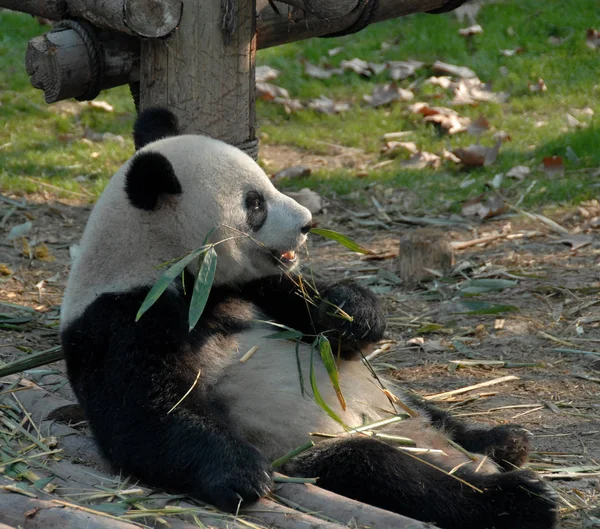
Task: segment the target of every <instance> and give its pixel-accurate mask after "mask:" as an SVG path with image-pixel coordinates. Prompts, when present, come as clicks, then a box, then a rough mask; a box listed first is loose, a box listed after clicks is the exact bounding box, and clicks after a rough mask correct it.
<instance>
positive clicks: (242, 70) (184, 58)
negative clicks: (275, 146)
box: [140, 0, 256, 150]
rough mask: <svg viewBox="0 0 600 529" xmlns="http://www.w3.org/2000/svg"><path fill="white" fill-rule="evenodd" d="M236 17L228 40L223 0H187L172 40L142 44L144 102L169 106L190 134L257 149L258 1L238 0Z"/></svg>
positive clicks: (148, 104) (142, 104) (142, 93)
mask: <svg viewBox="0 0 600 529" xmlns="http://www.w3.org/2000/svg"><path fill="white" fill-rule="evenodd" d="M230 1H232V0H230ZM234 4H235V3H234ZM235 15H236V20H235V23H234V25H233V28H232V32H231V35H228V37H229V38H224V34H223V32H222V29H221V26H222V11H221V0H203V1H202V2H198V1H195V0H184V6H183V16H182V19H181V25H180V26H179V27H178V29H177V31H175V32H174V34H173V35H172V36H171V37H170V38H169V39H167V40H156V39H155V40H146V41H143V42H142V53H141V62H140V64H141V71H140V105H141V108H142V109H144V108H148V107H153V106H165V107H168V108H169V109H170V110H171V111H173V112H174V113H175V115H176V116H177V117H178V118H179V122H180V124H181V125H182V129H183V130H182V132H184V133H201V134H206V135H208V136H212V137H213V138H218V139H221V140H223V141H226V142H227V143H231V144H233V145H237V146H239V147H247V148H248V150H252V149H253V148H255V147H256V141H255V113H254V56H255V52H256V40H255V26H254V23H255V16H254V0H237V12H236V13H235ZM226 40H228V42H226Z"/></svg>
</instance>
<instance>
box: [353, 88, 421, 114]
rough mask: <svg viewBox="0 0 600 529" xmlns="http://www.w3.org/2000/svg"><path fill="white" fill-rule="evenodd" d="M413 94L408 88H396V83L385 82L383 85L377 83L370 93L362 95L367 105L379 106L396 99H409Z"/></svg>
mask: <svg viewBox="0 0 600 529" xmlns="http://www.w3.org/2000/svg"><path fill="white" fill-rule="evenodd" d="M414 97H415V95H414V94H413V93H412V92H411V91H410V90H405V89H404V88H398V86H397V85H396V83H387V84H383V85H377V86H376V87H375V88H373V93H372V94H371V95H366V94H365V95H364V96H363V100H364V101H366V102H367V103H368V104H369V106H372V107H374V108H375V107H380V106H383V105H389V104H390V103H393V102H394V101H397V100H402V101H410V100H411V99H413V98H414Z"/></svg>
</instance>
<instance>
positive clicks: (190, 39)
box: [0, 0, 445, 143]
mask: <svg viewBox="0 0 600 529" xmlns="http://www.w3.org/2000/svg"><path fill="white" fill-rule="evenodd" d="M58 1H59V0H51V1H50V2H46V4H45V5H51V4H52V2H58ZM78 1H80V2H82V1H83V0H78ZM123 1H124V0H123ZM140 1H141V0H140ZM211 1H212V2H213V4H214V3H218V2H215V0H211ZM292 1H294V2H296V1H298V2H300V3H302V0H290V2H292ZM251 2H252V0H244V2H243V5H241V6H240V12H239V13H240V14H241V17H239V18H238V29H236V34H237V35H238V37H236V38H237V41H235V42H233V41H232V42H230V44H228V45H225V44H224V43H222V36H221V34H220V29H219V28H220V13H219V12H216V9H215V8H213V9H215V11H214V12H212V14H211V15H210V16H211V19H210V20H211V24H208V19H205V20H202V17H203V16H204V15H205V12H206V14H207V15H206V16H208V13H209V7H210V2H206V3H197V4H198V5H195V4H193V3H192V4H191V5H189V6H188V7H187V8H186V20H185V21H184V23H182V25H181V27H180V28H179V29H178V30H177V31H175V33H174V34H173V36H172V37H171V38H169V39H166V40H161V41H145V42H144V44H143V47H144V52H143V56H144V72H143V77H144V79H145V81H144V83H142V87H141V92H142V105H141V106H142V108H144V107H147V106H150V105H166V106H168V107H169V108H171V109H172V110H173V111H174V112H175V113H176V114H177V115H178V116H179V117H180V123H181V124H182V125H183V127H184V129H186V130H187V131H188V132H203V133H205V134H209V135H214V137H217V138H220V139H224V140H225V141H229V142H230V143H240V142H244V141H246V140H249V141H252V139H253V138H254V134H255V132H254V104H253V101H254V78H253V76H252V75H250V70H253V65H254V63H253V54H254V47H255V46H256V47H257V48H258V49H261V48H268V47H271V46H277V45H279V44H284V43H286V42H292V41H295V40H301V39H305V38H309V37H314V36H321V35H325V34H329V33H332V32H336V31H342V30H345V29H346V28H348V27H349V26H351V25H353V24H354V23H355V22H356V21H357V19H358V14H357V13H354V12H351V13H349V14H347V15H345V16H342V17H337V18H331V19H323V18H318V17H316V16H315V15H313V14H309V15H308V16H306V15H305V13H304V11H302V10H299V9H296V8H294V9H292V11H291V12H290V17H291V18H289V19H288V8H289V5H287V4H282V3H276V4H277V5H278V9H279V13H277V12H275V11H274V10H273V9H272V7H271V6H270V4H269V2H268V1H267V0H258V2H257V3H258V7H257V12H258V17H257V19H256V24H257V29H256V36H257V40H256V42H255V41H253V40H252V37H251V34H250V33H249V32H248V31H249V29H248V28H249V26H250V24H249V22H250V21H249V20H248V18H249V14H248V13H249V9H248V7H247V6H248V5H249V4H250V3H251ZM349 2H350V3H352V2H354V0H349ZM6 3H10V4H15V6H16V4H17V3H18V0H0V6H1V5H4V4H6ZM350 3H347V4H345V5H346V6H349V5H350ZM37 4H38V2H36V1H35V0H25V2H24V6H25V8H27V9H21V10H23V11H26V12H30V11H33V7H32V6H34V5H37ZM19 5H20V4H19ZM321 5H324V4H321ZM336 5H337V4H336ZM444 5H445V0H423V1H422V2H421V1H419V0H379V3H378V7H377V9H376V11H375V12H374V14H373V19H372V21H373V22H377V21H381V20H386V19H389V18H394V17H397V16H403V15H407V14H411V13H414V12H416V11H423V10H429V9H431V8H439V7H441V6H444ZM16 8H17V7H15V9H16ZM19 9H20V8H19ZM323 9H325V8H323ZM188 11H189V12H190V16H187V12H188ZM39 12H40V13H42V11H39ZM44 12H45V14H46V15H48V12H47V10H46V11H44ZM53 12H54V11H53ZM197 12H199V13H200V15H199V17H200V29H199V30H196V28H195V25H194V23H193V22H192V21H191V19H193V18H194V19H197V18H195V17H197V16H198V15H196V14H195V13H197ZM244 16H245V18H244ZM242 20H244V21H245V22H242ZM240 24H242V25H243V27H244V28H245V29H244V31H241V32H240ZM210 25H212V27H207V26H210ZM63 33H65V34H64V35H61V36H56V35H54V36H49V35H48V34H47V35H43V36H40V37H35V38H34V39H32V40H31V41H30V44H29V47H28V50H27V57H26V65H27V71H28V72H29V74H30V76H31V83H32V84H33V86H34V87H36V88H40V89H41V90H43V91H44V96H45V98H46V101H47V102H48V103H51V102H56V101H60V100H61V99H67V98H69V97H82V96H83V95H84V94H86V92H87V90H88V88H89V84H90V80H91V75H92V67H91V66H90V64H91V62H92V61H91V59H90V56H89V51H88V53H84V51H85V50H83V49H82V46H83V42H82V40H81V38H79V36H78V35H77V34H73V33H69V30H64V31H63ZM97 38H98V39H99V41H100V42H101V44H102V47H103V48H104V52H103V56H104V61H105V69H104V73H103V76H102V81H101V87H100V88H101V89H106V88H112V87H115V86H119V85H122V84H127V83H132V82H136V81H137V80H138V79H140V69H139V49H140V43H139V41H138V40H137V39H136V38H135V37H132V36H128V35H125V34H119V33H114V32H109V31H100V32H99V33H98V37H97ZM221 48H222V49H221ZM197 50H203V52H202V53H198V52H197ZM221 52H222V53H223V54H224V55H223V56H224V57H225V58H224V59H223V58H220V57H221V55H220V53H221ZM180 54H181V55H183V57H180V56H179V55H180ZM194 56H195V57H194ZM169 57H170V60H169ZM209 59H210V60H209ZM221 61H222V62H223V67H221ZM169 72H170V73H169ZM230 75H232V76H230ZM246 75H247V76H248V77H246ZM231 82H232V83H233V84H232V85H231V86H230V83H231ZM183 101H185V103H184V102H183ZM200 105H202V106H200ZM246 106H247V107H248V108H245V107H246ZM192 107H194V109H193V111H190V109H191V108H192ZM220 112H222V114H220ZM182 117H184V119H182ZM236 124H239V125H236ZM235 129H239V131H240V133H239V134H237V133H235V132H234V131H235ZM213 131H215V133H214V134H213Z"/></svg>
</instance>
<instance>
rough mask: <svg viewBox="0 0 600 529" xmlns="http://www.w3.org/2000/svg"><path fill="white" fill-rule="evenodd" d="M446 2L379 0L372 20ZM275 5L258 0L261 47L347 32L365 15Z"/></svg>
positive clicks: (258, 28)
mask: <svg viewBox="0 0 600 529" xmlns="http://www.w3.org/2000/svg"><path fill="white" fill-rule="evenodd" d="M450 1H452V0H450ZM461 3H462V2H461ZM446 4H448V0H379V2H378V3H377V6H376V7H375V10H374V12H373V14H372V16H371V18H370V21H369V23H370V24H372V23H375V22H381V21H383V20H388V19H390V18H398V17H403V16H406V15H411V14H413V13H422V12H427V11H435V10H438V9H440V8H443V7H444V6H445V5H446ZM454 4H456V2H454ZM273 5H274V6H275V7H276V8H277V9H274V8H273ZM273 5H272V3H271V2H270V1H269V0H257V2H256V13H257V46H258V49H263V48H270V47H272V46H279V45H280V44H284V43H287V42H294V41H297V40H304V39H308V38H311V37H321V36H324V35H329V34H331V33H337V32H340V31H344V30H347V29H348V28H351V27H352V26H353V25H354V24H356V23H357V22H358V21H359V18H360V17H361V11H360V10H359V9H354V10H353V11H351V12H350V13H348V14H347V15H344V16H341V17H337V18H320V17H318V16H316V15H314V14H312V13H310V12H304V11H303V10H301V9H298V8H295V7H294V8H290V7H289V6H288V5H286V4H284V3H282V2H273ZM454 7H458V6H457V5H454Z"/></svg>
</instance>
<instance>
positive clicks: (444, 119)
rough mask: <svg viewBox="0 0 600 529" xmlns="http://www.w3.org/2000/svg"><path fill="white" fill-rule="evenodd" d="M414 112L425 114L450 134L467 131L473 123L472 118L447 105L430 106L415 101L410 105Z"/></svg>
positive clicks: (411, 110) (426, 119)
mask: <svg viewBox="0 0 600 529" xmlns="http://www.w3.org/2000/svg"><path fill="white" fill-rule="evenodd" d="M408 109H409V111H410V112H412V113H414V114H423V115H424V116H425V121H428V122H431V123H436V124H438V125H439V126H440V127H442V128H443V129H444V130H446V132H448V134H457V133H459V132H465V131H466V130H467V127H468V126H469V125H470V124H471V119H470V118H467V117H461V116H459V115H458V112H456V110H452V109H450V108H446V107H430V106H429V105H428V104H427V103H423V102H419V103H414V104H412V105H410V106H409V107H408Z"/></svg>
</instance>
